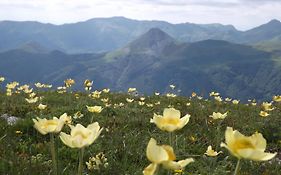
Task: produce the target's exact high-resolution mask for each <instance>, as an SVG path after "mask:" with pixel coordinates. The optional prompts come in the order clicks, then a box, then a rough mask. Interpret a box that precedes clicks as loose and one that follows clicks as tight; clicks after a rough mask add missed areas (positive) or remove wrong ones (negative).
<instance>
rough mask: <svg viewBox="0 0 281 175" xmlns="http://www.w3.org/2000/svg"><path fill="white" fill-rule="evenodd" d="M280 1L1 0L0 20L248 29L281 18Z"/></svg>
mask: <svg viewBox="0 0 281 175" xmlns="http://www.w3.org/2000/svg"><path fill="white" fill-rule="evenodd" d="M280 9H281V1H280V0H130V1H128V0H13V1H11V0H1V1H0V20H19V21H23V20H35V21H41V22H50V23H54V24H62V23H72V22H77V21H84V20H87V19H90V18H94V17H112V16H125V17H127V18H132V19H139V20H164V21H168V22H171V23H183V22H192V23H222V24H234V25H235V26H236V27H237V28H239V29H248V28H251V27H254V26H257V25H260V24H262V23H265V22H268V21H269V20H271V19H273V18H276V19H279V20H280V19H281V13H280V12H279V11H280Z"/></svg>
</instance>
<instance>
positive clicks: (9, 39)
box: [0, 17, 281, 53]
mask: <svg viewBox="0 0 281 175" xmlns="http://www.w3.org/2000/svg"><path fill="white" fill-rule="evenodd" d="M151 28H159V29H161V30H162V31H164V32H166V33H167V34H169V35H170V36H172V37H173V38H175V39H176V40H178V41H181V42H196V41H202V40H207V39H215V40H226V41H229V42H234V43H240V44H251V45H257V46H260V48H266V47H265V45H266V44H265V43H267V42H269V43H270V44H271V48H272V47H278V48H280V42H279V41H280V37H281V30H280V28H281V23H280V21H278V20H271V21H270V22H268V23H266V24H263V25H261V26H258V27H256V28H253V29H250V30H247V31H239V30H236V29H235V27H233V26H232V25H221V24H193V23H181V24H171V23H168V22H165V21H138V20H132V19H128V18H124V17H112V18H94V19H90V20H87V21H84V22H78V23H72V24H63V25H53V24H43V23H39V22H32V21H27V22H15V21H1V22H0V38H1V43H0V51H7V50H11V49H15V48H19V47H24V46H25V45H30V43H33V44H34V43H36V45H38V46H37V47H39V48H41V49H42V48H44V50H49V51H52V50H60V51H62V52H65V53H96V52H107V51H113V50H115V49H118V48H120V47H123V46H124V45H126V44H128V43H129V42H132V41H133V40H135V39H137V38H138V37H139V36H140V35H141V34H143V33H145V32H147V31H148V30H150V29H151ZM276 40H277V41H278V42H277V43H276ZM109 41H110V42H109ZM272 45H273V46H272Z"/></svg>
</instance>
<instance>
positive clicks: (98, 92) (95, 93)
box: [92, 90, 101, 98]
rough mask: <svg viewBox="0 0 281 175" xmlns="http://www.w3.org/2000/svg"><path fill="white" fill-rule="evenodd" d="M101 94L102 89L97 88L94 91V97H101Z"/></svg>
mask: <svg viewBox="0 0 281 175" xmlns="http://www.w3.org/2000/svg"><path fill="white" fill-rule="evenodd" d="M100 94H101V92H100V91H97V90H95V91H94V92H92V97H93V98H100Z"/></svg>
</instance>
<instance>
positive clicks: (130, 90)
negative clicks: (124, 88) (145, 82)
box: [128, 88, 137, 93]
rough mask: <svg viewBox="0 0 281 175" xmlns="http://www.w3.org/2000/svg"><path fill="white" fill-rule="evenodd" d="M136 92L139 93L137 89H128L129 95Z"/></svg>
mask: <svg viewBox="0 0 281 175" xmlns="http://www.w3.org/2000/svg"><path fill="white" fill-rule="evenodd" d="M135 91H137V88H129V89H128V93H132V92H135Z"/></svg>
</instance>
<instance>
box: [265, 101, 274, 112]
mask: <svg viewBox="0 0 281 175" xmlns="http://www.w3.org/2000/svg"><path fill="white" fill-rule="evenodd" d="M262 108H263V109H264V110H265V111H272V110H274V109H275V108H274V107H273V106H272V103H268V102H263V103H262Z"/></svg>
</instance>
